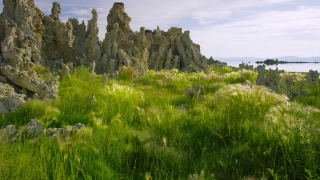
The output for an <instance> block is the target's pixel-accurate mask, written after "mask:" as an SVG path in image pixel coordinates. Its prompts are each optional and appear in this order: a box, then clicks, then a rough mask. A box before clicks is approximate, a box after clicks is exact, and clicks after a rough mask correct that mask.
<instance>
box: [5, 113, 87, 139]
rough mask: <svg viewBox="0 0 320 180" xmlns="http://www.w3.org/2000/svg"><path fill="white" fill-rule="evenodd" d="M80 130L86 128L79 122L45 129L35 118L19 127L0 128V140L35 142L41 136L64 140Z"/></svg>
mask: <svg viewBox="0 0 320 180" xmlns="http://www.w3.org/2000/svg"><path fill="white" fill-rule="evenodd" d="M81 130H86V127H85V125H84V124H81V123H78V124H76V125H73V126H68V127H66V128H48V129H46V128H45V127H44V125H43V124H42V123H41V122H39V121H38V119H36V118H35V119H32V120H31V121H30V122H28V123H27V124H26V125H24V126H22V127H20V128H19V129H16V127H15V125H7V126H6V127H5V128H3V129H0V142H6V143H16V142H21V141H27V140H30V141H31V142H37V141H38V140H39V139H40V138H43V137H46V138H49V139H53V140H57V138H59V140H60V141H65V140H66V139H67V138H68V137H71V136H72V135H73V134H75V133H77V132H79V131H81Z"/></svg>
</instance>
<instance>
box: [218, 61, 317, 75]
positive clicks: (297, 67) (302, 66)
mask: <svg viewBox="0 0 320 180" xmlns="http://www.w3.org/2000/svg"><path fill="white" fill-rule="evenodd" d="M221 62H226V63H228V66H234V67H239V64H241V63H242V62H244V63H247V64H248V65H253V67H257V66H258V65H263V64H256V62H253V61H241V60H228V61H221ZM269 68H271V69H276V68H278V70H285V71H287V72H309V70H314V71H315V70H317V71H318V72H320V63H290V64H278V65H271V66H267V65H266V69H269Z"/></svg>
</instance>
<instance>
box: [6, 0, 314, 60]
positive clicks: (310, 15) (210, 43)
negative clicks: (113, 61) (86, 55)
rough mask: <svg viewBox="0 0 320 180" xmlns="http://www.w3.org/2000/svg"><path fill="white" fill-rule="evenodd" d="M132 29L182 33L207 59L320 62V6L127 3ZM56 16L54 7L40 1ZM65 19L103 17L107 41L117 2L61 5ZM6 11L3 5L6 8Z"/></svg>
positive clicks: (294, 1) (287, 1) (279, 0)
mask: <svg viewBox="0 0 320 180" xmlns="http://www.w3.org/2000/svg"><path fill="white" fill-rule="evenodd" d="M122 2H123V3H124V4H125V8H126V12H127V13H128V15H129V16H130V17H131V18H132V21H131V23H130V26H131V28H132V30H134V31H138V30H139V28H140V27H141V26H144V27H146V28H147V29H151V30H153V29H155V28H156V27H157V25H159V26H160V28H161V29H164V30H167V29H169V28H170V27H181V28H183V29H184V30H190V31H191V34H190V35H191V38H192V39H193V41H194V42H195V43H197V44H200V45H201V51H202V53H203V54H204V55H206V56H211V55H212V56H221V57H230V56H257V57H270V56H272V57H275V56H284V55H297V56H320V51H319V50H318V49H319V47H320V14H319V13H320V2H319V1H316V0H314V1H299V0H259V1H257V0H241V1H239V0H228V1H225V0H197V1H184V0H175V1H171V0H162V1H150V0H136V1H132V0H123V1H122ZM35 3H36V5H37V6H38V7H39V8H40V9H41V10H43V11H44V13H45V14H46V15H49V14H50V11H51V7H52V2H48V1H47V0H35ZM60 4H61V7H62V13H61V16H60V18H61V19H62V20H63V21H66V20H67V19H68V18H78V19H79V21H80V22H81V21H82V20H85V23H87V20H89V19H91V16H92V15H91V9H92V8H95V9H96V10H97V12H98V16H99V18H98V25H99V30H100V33H99V38H100V39H101V40H102V39H103V38H104V36H105V32H106V26H107V20H106V17H107V15H108V13H109V10H110V9H111V8H112V6H113V2H112V1H102V0H95V1H87V0H68V1H67V0H60ZM0 8H2V5H0Z"/></svg>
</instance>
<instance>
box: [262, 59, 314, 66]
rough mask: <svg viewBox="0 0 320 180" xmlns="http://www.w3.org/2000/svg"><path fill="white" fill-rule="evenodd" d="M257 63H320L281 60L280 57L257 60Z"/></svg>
mask: <svg viewBox="0 0 320 180" xmlns="http://www.w3.org/2000/svg"><path fill="white" fill-rule="evenodd" d="M256 63H257V64H266V65H277V64H289V63H319V62H318V61H314V62H310V61H279V60H278V59H267V60H265V61H256Z"/></svg>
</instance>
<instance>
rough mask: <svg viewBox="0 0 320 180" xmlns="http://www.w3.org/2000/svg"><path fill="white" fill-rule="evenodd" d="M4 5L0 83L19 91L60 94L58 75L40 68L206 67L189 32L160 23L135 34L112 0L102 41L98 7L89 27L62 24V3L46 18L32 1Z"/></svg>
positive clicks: (72, 21) (7, 1)
mask: <svg viewBox="0 0 320 180" xmlns="http://www.w3.org/2000/svg"><path fill="white" fill-rule="evenodd" d="M3 5H4V8H3V12H2V13H1V14H0V42H1V48H0V77H1V78H0V82H2V83H4V84H10V86H13V88H14V89H15V90H16V91H17V92H18V91H19V90H21V89H25V91H27V92H28V93H27V94H28V95H29V97H33V95H32V94H35V93H37V94H38V95H37V97H38V96H39V97H40V98H41V99H53V100H55V99H56V98H57V97H58V95H57V92H58V86H59V85H58V77H53V76H51V79H50V78H49V80H46V81H45V80H43V78H42V76H43V75H40V74H37V73H36V72H35V68H36V67H37V66H42V67H46V68H48V69H50V70H51V71H53V72H54V71H61V69H62V68H63V69H64V70H66V69H67V70H68V69H69V68H72V67H73V66H79V65H84V66H87V67H90V70H91V73H93V74H94V73H101V74H103V73H109V74H115V73H116V72H118V71H119V70H120V69H121V68H122V67H123V66H126V67H131V68H134V69H135V70H136V71H137V72H138V74H144V73H145V72H146V71H147V70H148V69H154V70H161V69H173V68H175V69H179V70H181V71H201V70H203V71H205V70H207V69H208V67H207V59H206V58H205V57H204V56H202V55H201V53H200V46H199V45H198V44H195V43H193V42H192V40H191V39H190V32H189V31H185V32H182V29H181V28H171V29H169V30H168V31H167V32H164V31H162V30H160V28H159V27H158V28H157V29H156V30H154V31H153V32H152V31H150V30H146V29H145V28H144V27H141V28H140V31H139V32H134V31H132V30H131V28H130V21H131V18H130V17H129V16H128V14H127V13H126V12H125V8H124V4H123V3H114V5H113V7H112V8H111V10H110V12H109V15H108V17H107V21H108V25H107V32H106V34H105V39H104V40H103V41H99V38H98V33H99V28H98V24H97V21H98V14H97V11H96V10H95V9H93V10H92V12H91V13H92V19H91V20H89V21H88V24H87V26H86V25H85V23H84V22H83V21H82V23H80V22H79V21H78V20H77V19H74V18H70V19H69V20H68V21H67V22H62V21H61V20H60V13H61V11H62V7H61V6H60V3H59V2H53V5H52V9H51V14H50V15H48V16H47V15H44V13H43V12H42V11H41V10H39V9H38V8H37V7H36V6H35V4H34V0H19V1H14V0H4V1H3ZM66 66H69V67H66ZM65 74H66V73H65ZM67 74H69V73H67ZM49 76H50V74H49ZM46 77H48V75H47V74H46ZM46 79H48V78H46ZM26 98H28V97H27V96H26Z"/></svg>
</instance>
